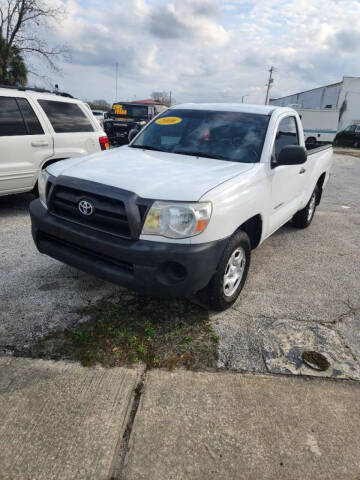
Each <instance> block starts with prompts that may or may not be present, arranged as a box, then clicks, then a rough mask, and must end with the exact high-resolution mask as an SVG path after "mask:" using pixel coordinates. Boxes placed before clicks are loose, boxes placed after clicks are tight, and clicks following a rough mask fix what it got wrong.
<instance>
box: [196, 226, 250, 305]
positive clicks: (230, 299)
mask: <svg viewBox="0 0 360 480" xmlns="http://www.w3.org/2000/svg"><path fill="white" fill-rule="evenodd" d="M250 256H251V247H250V240H249V237H248V236H247V234H246V233H245V232H242V231H238V232H236V233H234V235H233V236H232V237H231V238H230V239H229V241H228V244H227V246H226V248H225V250H224V253H223V254H222V257H221V259H220V262H219V264H218V268H217V272H216V273H215V275H214V276H213V278H212V279H211V281H210V283H209V285H208V286H207V287H206V288H205V289H204V290H202V291H201V292H199V299H200V301H201V302H203V303H205V304H206V305H207V306H209V307H210V308H212V309H213V310H217V311H222V310H226V309H227V308H229V307H231V305H232V304H233V303H234V302H235V301H236V299H237V298H238V296H239V294H240V292H241V290H242V289H243V286H244V284H245V281H246V277H247V274H248V270H249V266H250Z"/></svg>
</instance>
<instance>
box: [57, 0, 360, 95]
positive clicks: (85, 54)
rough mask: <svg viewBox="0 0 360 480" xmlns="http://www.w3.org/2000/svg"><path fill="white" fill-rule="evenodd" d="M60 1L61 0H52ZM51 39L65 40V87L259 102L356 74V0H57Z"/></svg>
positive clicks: (359, 17) (359, 24)
mask: <svg viewBox="0 0 360 480" xmlns="http://www.w3.org/2000/svg"><path fill="white" fill-rule="evenodd" d="M57 1H61V0H57ZM63 1H64V3H66V6H67V10H68V16H67V18H66V19H65V20H64V21H63V22H62V23H61V24H59V25H57V26H56V28H55V29H54V30H53V37H55V39H56V40H57V41H59V42H66V43H67V44H68V45H70V47H71V50H72V56H73V63H72V64H70V65H68V64H64V65H63V71H64V76H63V78H62V79H61V81H60V84H61V85H62V87H63V88H65V89H67V90H70V91H72V92H73V93H74V94H75V95H77V96H79V97H82V98H88V99H89V98H95V97H97V98H99V97H105V98H107V99H108V100H109V101H112V100H113V99H114V94H113V92H114V84H115V80H114V71H115V63H116V62H118V63H119V65H120V69H119V77H120V80H119V85H121V93H120V95H121V98H122V99H124V100H126V99H133V98H134V96H135V95H136V97H137V98H140V97H143V98H145V97H148V96H149V94H150V93H151V92H152V91H154V90H172V91H173V95H174V96H175V98H176V99H177V100H179V101H211V100H212V101H236V100H239V99H241V97H242V95H246V94H249V95H250V96H249V97H247V99H246V101H248V102H249V101H252V102H262V101H263V99H264V97H265V83H266V80H267V75H268V74H267V70H268V68H269V67H270V65H274V66H275V67H276V69H277V71H276V73H275V83H274V87H273V90H272V95H273V96H279V95H284V94H288V93H292V92H296V91H300V90H305V89H307V88H312V87H315V86H318V85H322V84H327V83H331V82H333V81H337V80H339V79H341V77H342V75H343V74H352V75H360V71H359V70H360V68H359V70H358V67H357V65H358V58H359V53H360V52H359V50H360V42H359V36H360V35H359V33H358V32H359V31H360V3H359V1H358V0H317V2H314V1H313V0H311V1H310V0H261V1H260V0H222V1H220V0H172V1H170V2H168V1H165V0H123V1H122V2H118V1H116V0H97V1H95V0H88V2H87V3H86V5H85V2H84V0H67V1H66V0H63Z"/></svg>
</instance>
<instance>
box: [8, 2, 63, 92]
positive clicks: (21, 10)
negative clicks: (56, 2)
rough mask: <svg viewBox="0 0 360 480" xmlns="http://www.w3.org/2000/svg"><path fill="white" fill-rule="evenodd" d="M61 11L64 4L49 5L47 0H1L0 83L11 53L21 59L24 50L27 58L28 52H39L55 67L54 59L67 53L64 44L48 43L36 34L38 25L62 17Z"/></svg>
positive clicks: (18, 59) (41, 56) (48, 63)
mask: <svg viewBox="0 0 360 480" xmlns="http://www.w3.org/2000/svg"><path fill="white" fill-rule="evenodd" d="M64 13H65V10H64V8H63V7H52V6H51V4H50V2H49V3H47V0H0V83H1V81H2V76H3V77H4V76H6V75H7V74H8V73H9V72H8V69H9V65H10V61H11V57H12V56H13V57H14V55H15V57H16V58H17V62H19V61H22V62H24V58H23V57H22V55H23V54H25V55H26V59H27V57H28V55H34V56H38V57H40V58H42V59H45V60H46V63H47V65H48V66H49V67H50V68H51V69H53V70H57V68H56V65H55V60H54V59H55V58H56V57H59V56H61V55H62V56H66V53H67V48H66V47H65V46H61V45H57V46H54V47H51V46H49V45H48V42H47V41H44V40H41V39H40V38H39V37H38V31H39V29H38V27H46V26H47V25H48V23H49V20H50V21H52V20H59V19H61V18H62V17H63V15H64ZM34 32H36V33H34ZM15 57H14V58H15ZM24 68H25V71H26V67H25V66H24ZM31 73H33V72H31ZM5 80H6V79H5Z"/></svg>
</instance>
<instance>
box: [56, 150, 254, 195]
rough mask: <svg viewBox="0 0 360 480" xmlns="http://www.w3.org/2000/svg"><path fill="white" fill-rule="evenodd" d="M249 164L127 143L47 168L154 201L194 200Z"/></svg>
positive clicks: (59, 173)
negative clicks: (131, 145)
mask: <svg viewBox="0 0 360 480" xmlns="http://www.w3.org/2000/svg"><path fill="white" fill-rule="evenodd" d="M252 167H253V165H252V164H246V163H236V162H227V161H224V160H214V159H211V158H205V157H200V158H197V157H191V156H188V155H178V154H173V153H166V152H156V151H150V150H141V149H138V148H131V147H128V146H124V147H120V148H115V149H113V150H108V151H107V152H100V153H96V154H93V155H90V156H86V157H82V158H74V159H70V160H65V161H62V162H58V163H55V164H53V165H51V166H50V167H49V168H48V171H49V172H50V173H51V174H52V175H55V176H59V175H66V176H69V177H76V178H80V179H83V180H89V181H94V182H98V183H103V184H105V185H111V186H113V187H118V188H122V189H124V190H129V191H131V192H135V193H136V194H137V195H139V196H140V197H143V198H150V199H156V200H178V201H197V200H199V199H200V198H201V197H202V196H203V195H204V194H205V193H206V192H208V191H209V190H211V189H212V188H214V187H216V186H217V185H219V184H221V183H223V182H225V181H226V180H229V179H230V178H233V177H235V176H237V175H239V174H241V173H243V172H246V171H248V170H250V169H251V168H252Z"/></svg>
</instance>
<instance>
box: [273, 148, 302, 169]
mask: <svg viewBox="0 0 360 480" xmlns="http://www.w3.org/2000/svg"><path fill="white" fill-rule="evenodd" d="M306 160H307V151H306V149H305V148H304V147H301V146H300V145H288V146H286V147H284V148H283V149H282V150H281V151H280V154H279V157H278V159H277V161H276V164H275V166H276V167H278V166H280V165H301V164H302V163H305V162H306Z"/></svg>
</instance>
